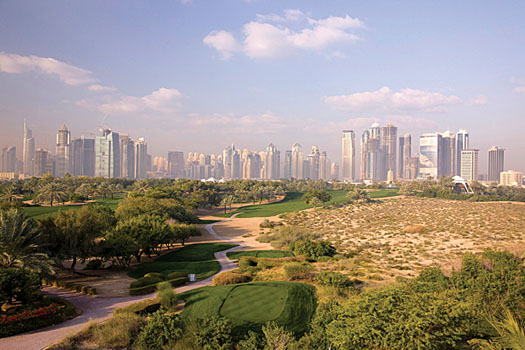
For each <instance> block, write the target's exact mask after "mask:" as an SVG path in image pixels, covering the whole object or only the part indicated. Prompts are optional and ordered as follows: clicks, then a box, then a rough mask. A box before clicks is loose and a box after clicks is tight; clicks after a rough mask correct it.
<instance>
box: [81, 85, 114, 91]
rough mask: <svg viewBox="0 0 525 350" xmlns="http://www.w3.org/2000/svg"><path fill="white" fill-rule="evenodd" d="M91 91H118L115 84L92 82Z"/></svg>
mask: <svg viewBox="0 0 525 350" xmlns="http://www.w3.org/2000/svg"><path fill="white" fill-rule="evenodd" d="M88 90H89V91H96V92H112V91H117V89H116V88H114V87H113V86H105V85H99V84H92V85H89V86H88Z"/></svg>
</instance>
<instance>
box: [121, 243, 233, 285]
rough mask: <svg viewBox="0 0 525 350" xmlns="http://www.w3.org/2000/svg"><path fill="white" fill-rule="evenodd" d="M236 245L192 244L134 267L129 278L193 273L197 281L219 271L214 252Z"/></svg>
mask: <svg viewBox="0 0 525 350" xmlns="http://www.w3.org/2000/svg"><path fill="white" fill-rule="evenodd" d="M236 246H237V245H236V244H216V243H204V244H192V245H188V246H185V247H182V248H181V249H178V250H175V251H173V252H170V253H168V254H165V255H162V256H160V257H158V258H157V259H155V260H154V261H151V262H145V263H141V264H139V265H136V266H135V270H133V271H131V272H129V273H128V276H129V277H133V278H140V277H142V276H144V275H145V274H147V273H149V272H160V273H162V274H163V275H168V274H170V273H172V272H176V271H177V272H184V273H186V274H190V273H194V274H196V275H197V279H204V278H208V277H210V276H213V275H214V274H216V273H217V272H219V271H220V269H221V265H220V264H219V263H218V262H217V261H216V260H215V255H214V253H215V252H220V251H222V250H226V249H230V248H233V247H236Z"/></svg>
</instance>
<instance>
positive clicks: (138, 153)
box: [134, 137, 151, 179]
mask: <svg viewBox="0 0 525 350" xmlns="http://www.w3.org/2000/svg"><path fill="white" fill-rule="evenodd" d="M148 163H149V164H148ZM149 169H151V157H148V144H147V143H146V140H144V138H143V137H141V138H139V139H138V140H137V142H135V173H134V175H135V176H134V178H135V179H145V178H146V177H147V176H146V175H147V172H148V171H149Z"/></svg>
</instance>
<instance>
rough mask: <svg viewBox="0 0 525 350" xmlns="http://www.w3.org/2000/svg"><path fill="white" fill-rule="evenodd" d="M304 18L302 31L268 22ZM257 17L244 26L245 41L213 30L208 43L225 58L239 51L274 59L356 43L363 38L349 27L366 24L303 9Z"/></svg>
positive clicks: (206, 39) (258, 57)
mask: <svg viewBox="0 0 525 350" xmlns="http://www.w3.org/2000/svg"><path fill="white" fill-rule="evenodd" d="M301 18H306V19H307V23H306V24H305V26H303V28H301V29H299V30H294V29H292V28H289V27H286V26H284V25H275V24H272V23H268V22H278V23H286V22H293V21H298V20H300V19H301ZM257 20H258V21H252V22H249V23H246V24H245V25H244V26H243V34H244V40H243V41H242V42H238V41H237V40H236V39H235V38H234V35H233V34H232V33H230V32H227V31H213V32H211V33H210V34H208V35H207V36H206V37H205V38H204V43H205V44H206V45H208V46H210V47H212V48H214V49H216V50H217V51H219V52H220V53H221V55H222V56H223V57H224V58H230V57H231V56H232V55H233V54H234V53H235V52H237V51H238V52H242V53H244V54H245V55H246V56H248V57H250V58H253V59H272V58H279V57H285V56H289V55H291V54H293V53H296V52H301V51H314V52H320V51H323V50H325V49H327V48H330V47H331V46H335V45H337V44H343V43H348V42H354V41H356V40H359V37H358V36H357V35H356V34H354V33H350V32H349V30H351V29H357V28H362V27H364V25H363V23H362V22H361V20H359V19H358V18H352V17H350V16H348V15H346V16H345V17H335V16H330V17H327V18H324V19H312V18H309V17H306V16H305V15H304V13H302V12H301V11H300V10H286V11H285V13H284V16H279V15H258V16H257Z"/></svg>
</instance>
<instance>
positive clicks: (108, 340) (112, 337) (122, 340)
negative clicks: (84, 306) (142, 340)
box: [92, 313, 144, 349]
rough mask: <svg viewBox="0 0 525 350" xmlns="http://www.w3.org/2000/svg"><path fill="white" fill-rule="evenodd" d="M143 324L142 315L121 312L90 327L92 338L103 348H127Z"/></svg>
mask: <svg viewBox="0 0 525 350" xmlns="http://www.w3.org/2000/svg"><path fill="white" fill-rule="evenodd" d="M143 324H144V319H143V317H141V316H139V315H136V314H133V313H121V314H117V315H115V316H114V317H112V318H110V319H109V320H107V321H106V322H103V323H101V324H98V325H95V326H93V328H92V340H93V341H94V342H95V343H96V344H97V345H98V346H100V347H104V348H111V349H115V348H117V349H118V348H129V347H130V345H131V344H132V342H133V339H134V338H135V337H136V336H137V334H138V332H139V330H140V328H141V327H142V325H143Z"/></svg>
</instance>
